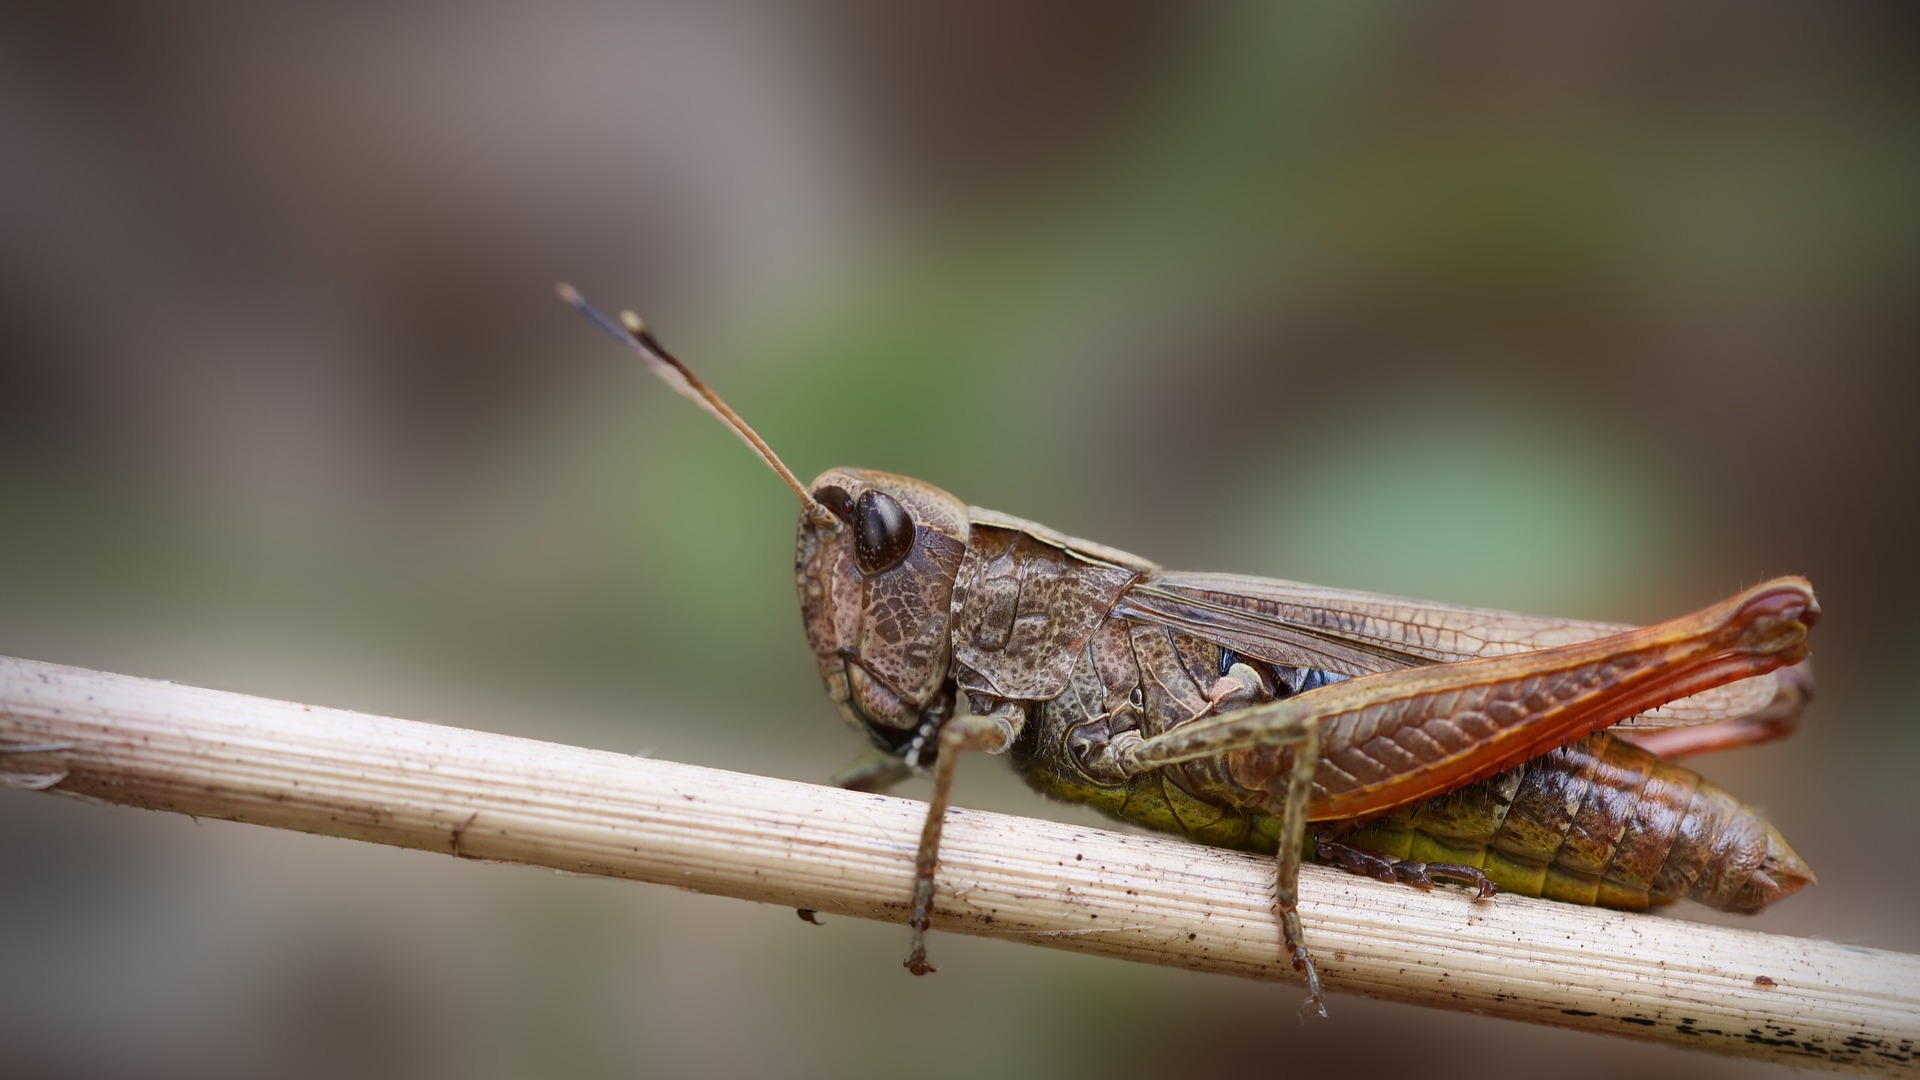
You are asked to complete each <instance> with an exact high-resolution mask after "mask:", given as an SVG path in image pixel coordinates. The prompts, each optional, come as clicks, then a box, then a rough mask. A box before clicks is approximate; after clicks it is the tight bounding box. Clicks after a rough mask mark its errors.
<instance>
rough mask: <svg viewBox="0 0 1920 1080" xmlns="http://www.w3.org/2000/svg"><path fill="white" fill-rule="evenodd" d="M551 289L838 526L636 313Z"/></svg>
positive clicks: (812, 511) (568, 289) (569, 289)
mask: <svg viewBox="0 0 1920 1080" xmlns="http://www.w3.org/2000/svg"><path fill="white" fill-rule="evenodd" d="M553 291H554V292H556V293H559V294H560V299H562V300H565V301H566V302H567V303H568V304H571V305H572V306H573V309H574V310H575V311H578V312H579V313H580V314H582V315H585V316H586V317H587V319H588V320H589V321H591V322H592V323H593V324H594V325H595V326H598V327H599V328H600V329H602V330H604V331H606V332H607V334H608V335H609V336H610V337H612V338H613V339H614V340H616V341H618V342H620V343H621V344H622V345H625V346H626V347H627V348H628V349H631V350H632V351H633V352H634V353H636V354H637V355H638V356H639V357H640V359H642V360H644V361H646V364H647V367H648V368H649V369H651V370H652V371H653V373H654V374H655V375H658V376H660V378H661V380H662V381H663V382H665V383H666V384H667V385H668V386H671V387H673V388H674V389H675V390H677V391H679V393H680V394H681V395H682V396H684V397H688V398H692V399H693V403H694V404H696V405H698V406H700V407H701V408H702V409H705V410H706V411H707V412H708V413H709V414H711V415H712V416H713V418H714V419H716V420H718V421H720V422H721V423H722V424H725V425H726V426H727V427H728V428H729V429H731V430H732V432H733V433H734V434H735V435H738V436H740V441H742V442H744V443H746V444H747V445H748V446H750V447H752V448H753V452H754V453H756V454H758V455H760V460H762V461H764V462H766V463H767V465H768V466H769V467H770V468H772V469H773V471H774V472H776V473H779V474H780V479H781V480H783V481H785V482H786V485H787V486H788V487H790V488H792V489H793V493H794V494H795V495H798V496H799V497H800V505H801V506H803V507H805V508H806V510H807V513H808V514H809V515H810V516H811V517H813V519H814V520H815V521H818V522H820V523H821V524H823V525H824V524H831V525H833V526H835V527H838V526H839V523H840V519H839V518H837V517H835V516H834V515H833V512H832V511H830V510H828V509H827V508H826V507H825V506H823V505H821V503H820V502H819V500H817V499H815V498H814V497H813V496H812V495H810V494H808V492H807V488H806V485H805V484H802V483H801V482H800V478H799V477H797V476H795V475H793V470H792V469H789V468H787V464H786V462H784V461H781V460H780V455H778V454H776V453H774V452H773V447H771V446H768V445H767V440H765V439H763V438H761V437H760V433H759V432H757V431H755V430H753V428H751V427H749V426H748V425H747V422H746V421H745V420H742V419H740V414H739V413H737V412H734V411H733V409H732V408H731V407H730V406H728V405H727V403H726V402H724V401H722V400H720V395H719V394H716V393H714V392H713V391H712V390H710V389H708V388H707V384H706V383H703V382H701V381H700V379H699V378H698V377H697V376H695V375H694V373H693V372H692V371H689V370H688V369H687V365H685V364H683V363H681V362H680V359H679V357H676V356H674V355H673V354H672V353H670V352H668V351H667V350H666V347H665V346H663V345H661V344H660V339H658V338H656V337H654V336H653V332H652V331H651V330H648V329H647V325H646V324H645V323H643V322H641V321H640V316H638V315H635V314H634V313H633V312H631V311H623V312H621V313H620V321H619V322H615V321H613V320H612V319H610V318H608V317H607V316H606V315H604V314H602V313H601V312H600V311H599V309H597V308H595V307H594V306H593V305H592V304H589V303H587V298H586V297H584V296H581V295H580V291H579V290H578V289H575V288H574V287H573V286H571V285H569V284H567V283H566V282H564V281H563V282H560V283H559V284H558V285H555V286H554V290H553Z"/></svg>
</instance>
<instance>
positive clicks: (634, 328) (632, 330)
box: [620, 311, 647, 337]
mask: <svg viewBox="0 0 1920 1080" xmlns="http://www.w3.org/2000/svg"><path fill="white" fill-rule="evenodd" d="M620 325H621V326H624V327H626V328H627V333H629V334H632V335H633V336H634V337H639V336H640V335H641V334H644V333H646V332H647V324H646V323H645V322H643V321H641V319H640V316H638V315H635V314H634V313H633V312H631V311H623V312H621V313H620Z"/></svg>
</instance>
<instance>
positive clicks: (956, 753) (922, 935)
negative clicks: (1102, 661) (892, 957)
mask: <svg viewBox="0 0 1920 1080" xmlns="http://www.w3.org/2000/svg"><path fill="white" fill-rule="evenodd" d="M1026 722H1027V707H1026V705H1025V704H1023V703H1021V702H1017V701H1009V702H1004V703H1002V704H1001V705H1000V706H999V707H998V708H996V709H995V710H994V711H992V712H991V713H988V714H987V715H985V716H975V715H972V714H967V715H962V716H956V717H954V718H953V719H951V720H948V721H947V722H946V723H945V724H943V725H941V727H940V737H939V744H938V745H939V752H938V753H937V754H936V756H935V757H934V759H933V794H932V795H931V796H929V797H928V799H927V822H926V824H925V825H923V826H921V829H920V849H919V851H918V852H917V853H916V854H915V855H914V859H913V917H912V918H911V919H910V920H909V922H908V925H909V926H911V927H912V928H913V944H912V947H911V948H910V949H909V950H908V952H907V962H906V969H907V970H908V971H911V972H913V973H914V974H915V975H925V974H928V973H929V972H931V971H933V970H934V967H933V965H932V964H929V963H927V926H928V924H929V923H930V922H931V921H932V918H933V874H934V870H935V869H936V868H937V867H938V866H939V862H940V828H941V826H942V825H943V824H944V823H945V821H946V816H947V796H948V794H949V793H950V792H951V790H952V788H953V766H954V762H955V761H956V760H957V759H958V758H959V757H960V755H961V754H962V753H965V752H966V751H968V750H984V751H986V752H987V753H989V754H1000V753H1005V752H1006V750H1007V748H1008V747H1010V746H1012V745H1013V741H1014V739H1016V738H1018V737H1019V736H1020V729H1021V728H1022V727H1024V726H1026Z"/></svg>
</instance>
